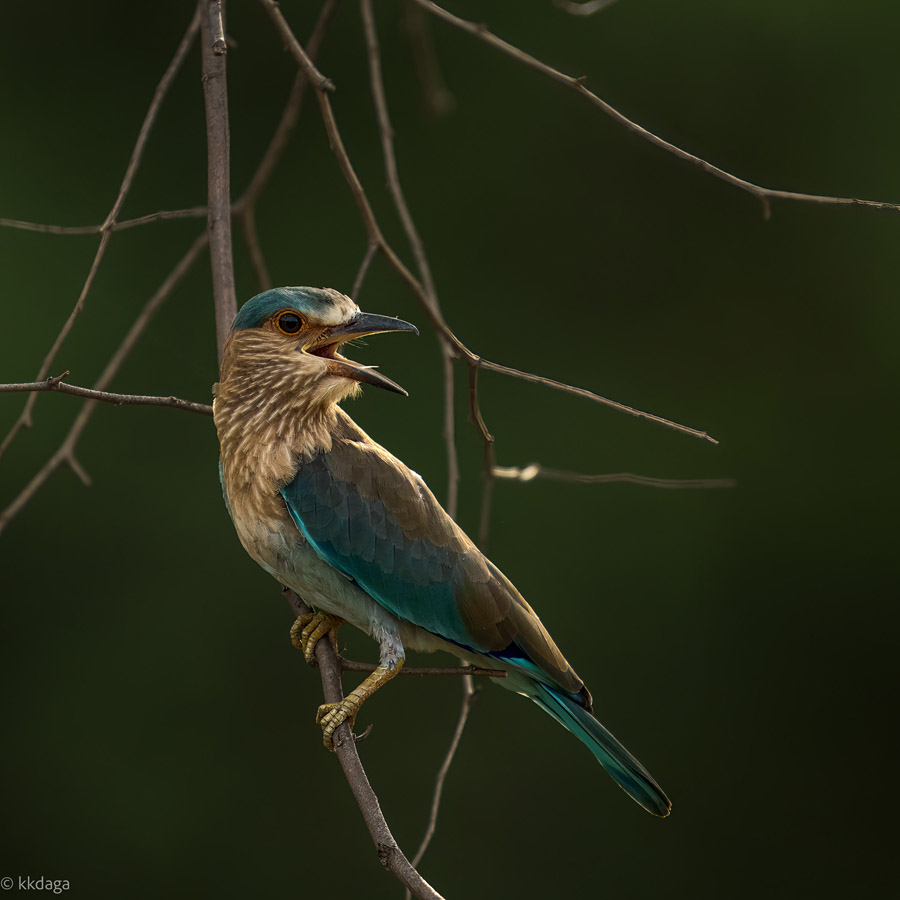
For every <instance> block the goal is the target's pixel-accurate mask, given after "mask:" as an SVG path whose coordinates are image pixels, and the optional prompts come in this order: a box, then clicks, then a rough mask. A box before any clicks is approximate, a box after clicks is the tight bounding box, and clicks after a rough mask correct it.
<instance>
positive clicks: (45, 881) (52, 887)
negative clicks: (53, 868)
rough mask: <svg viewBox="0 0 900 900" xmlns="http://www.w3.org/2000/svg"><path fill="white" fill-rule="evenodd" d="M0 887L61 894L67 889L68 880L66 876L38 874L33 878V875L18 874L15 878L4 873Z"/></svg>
mask: <svg viewBox="0 0 900 900" xmlns="http://www.w3.org/2000/svg"><path fill="white" fill-rule="evenodd" d="M0 888H2V889H3V890H4V891H11V890H14V889H16V890H20V891H49V892H50V893H51V894H61V893H62V892H63V891H67V890H68V889H69V880H68V879H67V878H46V877H44V876H43V875H39V876H38V877H37V878H35V877H34V876H33V875H18V876H16V877H15V878H12V877H10V876H9V875H4V876H3V877H2V878H0Z"/></svg>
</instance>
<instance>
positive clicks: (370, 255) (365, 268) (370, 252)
mask: <svg viewBox="0 0 900 900" xmlns="http://www.w3.org/2000/svg"><path fill="white" fill-rule="evenodd" d="M377 252H378V241H369V243H368V245H367V246H366V252H365V255H364V256H363V258H362V262H361V263H360V264H359V271H358V272H357V273H356V278H354V279H353V289H352V290H351V291H350V299H351V300H353V301H354V302H358V300H359V292H360V291H361V290H362V286H363V282H364V281H365V280H366V275H368V274H369V266H371V265H372V260H373V259H374V258H375V254H376V253H377Z"/></svg>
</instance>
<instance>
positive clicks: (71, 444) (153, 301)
mask: <svg viewBox="0 0 900 900" xmlns="http://www.w3.org/2000/svg"><path fill="white" fill-rule="evenodd" d="M207 241H208V238H207V235H206V232H204V233H202V234H200V235H198V236H197V238H196V240H195V241H194V243H193V244H192V245H191V247H190V249H189V250H188V251H187V253H185V254H184V256H182V257H181V259H180V260H179V261H178V263H177V264H176V265H175V268H173V269H172V271H171V272H169V274H168V275H167V276H166V278H165V280H164V281H163V283H162V284H161V285H160V286H159V287H158V288H157V290H156V291H155V292H154V294H153V296H151V297H150V299H149V300H148V301H147V302H146V303H145V304H144V308H143V309H142V310H141V312H140V314H139V315H138V317H137V318H136V319H135V320H134V322H133V323H132V325H131V328H129V329H128V332H127V334H126V335H125V337H124V338H123V339H122V343H121V344H119V346H118V348H117V349H116V352H115V353H114V354H113V355H112V358H111V359H110V361H109V362H108V363H107V364H106V368H104V370H103V372H102V373H101V375H100V377H99V378H98V379H97V381H96V383H95V384H94V390H96V391H103V390H104V389H105V388H106V387H107V386H108V385H109V383H110V382H111V381H112V379H113V378H114V377H115V375H116V373H117V372H118V371H119V367H120V366H121V365H122V363H123V362H124V361H125V359H126V358H127V357H128V354H129V353H131V351H132V349H133V347H134V345H135V344H136V343H137V341H138V338H140V336H141V334H143V332H144V329H145V328H146V327H147V325H149V324H150V321H151V319H152V318H153V316H154V315H156V313H157V312H158V311H159V308H160V307H161V306H162V305H163V303H164V302H165V301H166V300H167V299H168V298H169V296H170V295H171V293H172V291H174V290H175V288H176V287H177V286H178V284H179V283H180V282H181V280H182V279H183V278H184V277H185V275H187V273H188V271H189V270H190V268H191V266H193V264H194V262H196V260H197V257H198V256H200V254H201V252H202V251H203V250H204V249H205V247H206V244H207ZM96 408H97V404H96V402H92V401H88V402H87V403H85V404H84V405H83V406H82V408H81V412H80V413H79V414H78V416H77V417H76V419H75V421H74V423H73V424H72V427H71V428H70V429H69V431H68V433H67V434H66V436H65V438H64V439H63V442H62V444H60V446H59V448H58V449H57V451H56V452H55V453H54V454H53V455H52V456H51V457H50V459H48V460H47V462H45V463H44V465H43V466H42V467H41V469H40V470H39V471H38V473H37V474H36V475H35V476H34V477H33V478H32V479H31V481H29V482H28V484H27V485H26V486H25V487H24V488H23V489H22V490H21V491H20V493H19V495H18V496H17V497H16V498H15V499H14V500H13V501H12V503H10V504H9V506H7V507H6V509H4V510H3V512H2V513H0V532H2V531H3V529H4V528H5V527H6V526H7V525H8V524H9V523H10V521H11V520H12V519H13V517H14V516H15V515H16V514H17V513H18V512H19V510H21V509H22V507H23V506H25V504H26V503H28V501H29V500H30V499H31V498H32V496H33V495H34V494H35V492H36V491H37V490H38V488H40V487H41V485H43V484H44V482H45V481H46V480H47V479H48V478H49V477H50V476H51V475H52V474H53V473H54V472H55V471H56V470H57V469H58V468H59V467H60V466H61V465H63V464H64V463H65V464H67V465H69V466H70V467H71V468H72V469H74V470H75V472H76V473H77V474H78V475H79V477H80V478H81V480H82V481H84V482H85V483H89V482H90V479H89V478H88V477H87V475H86V474H85V473H84V471H83V470H82V469H81V466H80V465H79V463H78V460H77V459H76V458H75V447H76V446H77V444H78V441H79V439H80V437H81V434H82V432H83V431H84V429H85V427H86V426H87V424H88V422H89V421H90V418H91V416H92V415H93V414H94V410H95V409H96Z"/></svg>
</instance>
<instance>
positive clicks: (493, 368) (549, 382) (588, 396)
mask: <svg viewBox="0 0 900 900" xmlns="http://www.w3.org/2000/svg"><path fill="white" fill-rule="evenodd" d="M480 366H481V368H482V369H484V370H485V371H487V372H497V373H498V374H500V375H509V376H511V377H512V378H519V379H521V380H522V381H528V382H530V383H531V384H543V385H544V386H546V387H551V388H554V389H555V390H557V391H564V392H565V393H567V394H575V396H576V397H584V398H585V400H593V401H594V402H595V403H601V404H602V405H603V406H608V407H610V408H611V409H615V410H618V411H619V412H623V413H627V414H628V415H629V416H634V417H635V418H638V419H645V420H646V421H648V422H655V423H656V424H657V425H662V426H664V427H665V428H670V429H672V430H673V431H679V432H681V433H682V434H687V435H690V436H691V437H695V438H700V439H701V440H704V441H708V442H709V443H710V444H718V443H719V442H718V441H717V440H716V439H715V438H714V437H711V436H710V435H709V434H707V433H706V432H705V431H699V430H698V429H696V428H689V427H688V426H687V425H679V424H678V423H677V422H672V421H670V420H669V419H663V418H662V417H661V416H654V415H653V414H652V413H648V412H643V411H642V410H640V409H635V408H634V407H632V406H626V405H625V404H624V403H619V402H617V401H616V400H609V399H608V398H606V397H601V396H600V395H599V394H595V393H594V392H593V391H587V390H585V389H584V388H579V387H573V386H572V385H571V384H564V383H563V382H561V381H554V380H553V379H552V378H544V377H543V376H542V375H532V373H531V372H521V371H519V370H518V369H511V368H510V367H509V366H501V365H499V364H498V363H493V362H490V361H489V360H486V359H483V360H481V362H480Z"/></svg>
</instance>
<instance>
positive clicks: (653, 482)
mask: <svg viewBox="0 0 900 900" xmlns="http://www.w3.org/2000/svg"><path fill="white" fill-rule="evenodd" d="M494 477H495V478H502V479H504V480H507V481H534V479H535V478H546V479H548V480H549V481H565V482H569V483H571V484H642V485H645V486H647V487H656V488H670V489H672V490H679V489H681V490H705V489H713V488H733V487H735V486H736V485H737V481H735V480H734V479H733V478H651V477H649V476H647V475H632V474H631V472H616V473H614V474H612V475H580V474H579V473H577V472H564V471H561V470H560V469H548V468H546V467H545V466H542V465H539V464H538V463H531V464H530V465H527V466H523V467H522V468H519V467H518V466H494Z"/></svg>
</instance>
